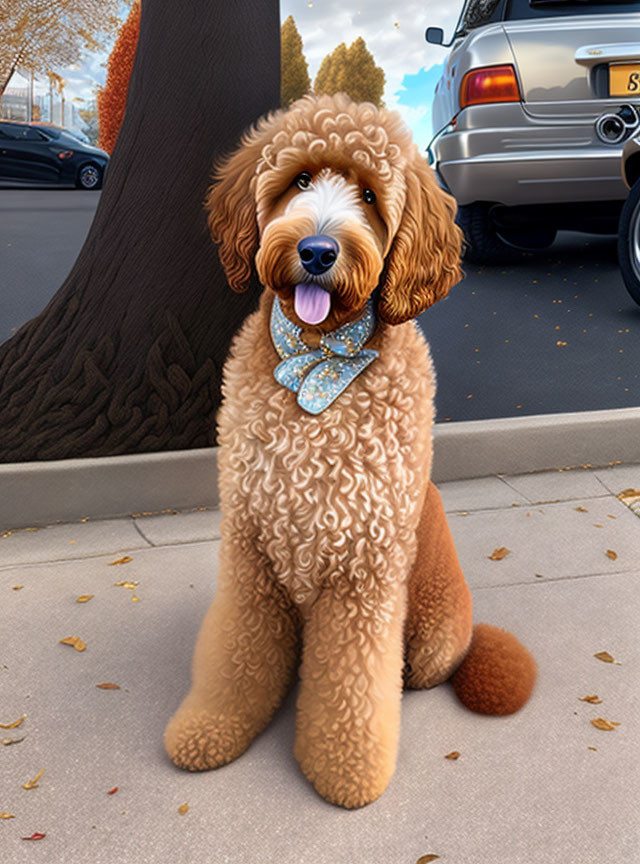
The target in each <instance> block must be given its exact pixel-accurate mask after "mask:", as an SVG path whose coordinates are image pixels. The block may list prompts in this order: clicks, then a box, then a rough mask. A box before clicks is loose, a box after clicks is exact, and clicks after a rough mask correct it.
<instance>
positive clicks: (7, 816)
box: [0, 813, 16, 819]
mask: <svg viewBox="0 0 640 864" xmlns="http://www.w3.org/2000/svg"><path fill="white" fill-rule="evenodd" d="M15 818H16V817H15V816H14V815H13V813H0V819H15Z"/></svg>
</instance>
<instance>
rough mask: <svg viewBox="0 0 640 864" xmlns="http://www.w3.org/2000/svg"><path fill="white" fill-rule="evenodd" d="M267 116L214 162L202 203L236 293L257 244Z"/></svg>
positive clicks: (242, 285)
mask: <svg viewBox="0 0 640 864" xmlns="http://www.w3.org/2000/svg"><path fill="white" fill-rule="evenodd" d="M270 119H272V118H267V119H266V120H262V121H261V123H260V124H259V125H258V126H257V127H255V128H253V129H251V130H249V131H248V132H245V134H244V135H243V136H242V139H241V143H240V145H239V147H238V148H237V149H236V150H235V151H234V152H233V153H232V154H231V155H230V156H228V157H227V158H226V159H223V160H221V161H220V162H218V163H217V164H216V166H215V168H214V171H213V177H212V179H213V186H211V187H210V189H209V191H208V192H207V197H206V199H205V202H204V206H205V209H206V210H207V211H208V216H207V222H208V223H209V230H210V231H211V236H212V237H213V240H214V241H215V242H216V243H218V244H219V246H218V255H219V256H220V263H221V264H222V267H223V268H224V272H225V274H226V277H227V280H228V282H229V285H230V286H231V288H233V290H234V291H238V292H242V291H245V290H246V288H247V283H248V281H249V277H250V276H251V266H252V263H253V256H254V254H255V251H256V248H257V246H258V224H257V221H256V200H255V183H256V168H257V165H258V161H259V159H260V155H261V152H262V148H263V146H264V144H265V143H266V136H265V130H266V128H267V126H268V120H270Z"/></svg>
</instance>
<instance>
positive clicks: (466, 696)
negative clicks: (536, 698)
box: [451, 624, 537, 714]
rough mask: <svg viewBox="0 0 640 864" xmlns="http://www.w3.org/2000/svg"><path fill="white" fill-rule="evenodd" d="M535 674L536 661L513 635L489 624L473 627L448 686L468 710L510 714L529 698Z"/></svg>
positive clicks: (482, 712)
mask: <svg viewBox="0 0 640 864" xmlns="http://www.w3.org/2000/svg"><path fill="white" fill-rule="evenodd" d="M536 674H537V668H536V661H535V660H534V659H533V657H532V656H531V654H530V653H529V651H527V649H526V648H525V647H524V645H521V644H520V642H518V640H517V639H516V637H515V636H513V635H512V634H511V633H508V632H507V631H506V630H501V629H500V628H499V627H492V626H491V625H490V624H476V626H475V627H474V628H473V636H472V638H471V645H470V646H469V650H468V651H467V654H466V657H465V658H464V660H463V661H462V664H461V665H460V666H459V667H458V669H457V670H456V672H455V673H454V675H453V676H452V678H451V683H452V684H453V689H454V690H455V692H456V695H457V696H458V698H459V699H460V701H461V702H462V704H463V705H465V706H466V707H467V708H470V709H471V710H472V711H477V712H478V713H479V714H513V713H514V712H515V711H519V710H520V708H522V706H523V705H524V704H525V702H526V701H527V699H528V698H529V696H530V695H531V691H532V690H533V685H534V683H535V680H536Z"/></svg>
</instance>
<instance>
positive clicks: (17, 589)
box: [11, 585, 24, 591]
mask: <svg viewBox="0 0 640 864" xmlns="http://www.w3.org/2000/svg"><path fill="white" fill-rule="evenodd" d="M11 588H12V590H13V591H22V589H23V588H24V585H12V586H11Z"/></svg>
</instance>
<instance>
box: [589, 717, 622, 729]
mask: <svg viewBox="0 0 640 864" xmlns="http://www.w3.org/2000/svg"><path fill="white" fill-rule="evenodd" d="M591 725H592V726H595V727H596V729H602V731H603V732H613V731H614V730H615V728H616V726H619V725H620V724H619V723H616V722H615V721H614V720H605V719H604V717H596V719H595V720H592V721H591Z"/></svg>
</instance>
